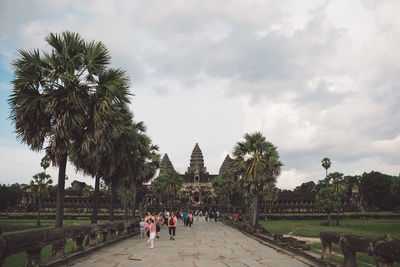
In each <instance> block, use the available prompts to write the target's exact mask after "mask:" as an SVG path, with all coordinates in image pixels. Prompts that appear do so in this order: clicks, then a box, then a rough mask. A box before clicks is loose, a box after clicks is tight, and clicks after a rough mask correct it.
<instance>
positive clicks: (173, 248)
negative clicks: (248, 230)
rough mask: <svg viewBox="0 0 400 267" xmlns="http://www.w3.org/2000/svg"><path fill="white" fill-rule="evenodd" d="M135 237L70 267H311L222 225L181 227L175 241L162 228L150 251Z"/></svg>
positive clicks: (78, 260) (197, 223)
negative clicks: (159, 236)
mask: <svg viewBox="0 0 400 267" xmlns="http://www.w3.org/2000/svg"><path fill="white" fill-rule="evenodd" d="M146 240H147V239H146V238H143V239H142V238H140V236H134V237H132V238H129V239H126V240H124V241H121V242H118V243H116V244H114V245H112V246H110V247H106V248H103V249H101V250H98V251H96V252H95V253H93V254H90V255H87V256H85V257H82V258H80V259H77V260H75V261H74V262H72V263H69V264H68V266H76V267H79V266H95V267H103V266H115V267H117V266H118V267H125V266H133V265H134V266H136V265H137V266H157V267H163V266H179V267H180V266H184V267H187V266H197V267H198V266H206V267H211V266H238V267H239V266H240V267H242V266H279V267H284V266H295V267H297V266H299V267H300V266H308V265H306V264H304V263H302V262H301V261H299V260H297V259H294V258H292V257H290V256H288V255H286V254H282V253H280V252H277V251H276V250H274V249H272V248H270V247H268V246H265V245H263V244H260V243H259V242H258V241H256V240H254V239H252V238H250V237H248V236H246V235H244V234H242V233H240V232H239V231H237V230H236V229H233V228H231V227H229V226H226V225H224V224H222V223H210V222H205V221H204V220H200V221H199V222H195V224H194V225H193V227H192V228H188V227H185V226H183V224H181V223H179V224H178V228H177V233H176V237H175V240H169V235H168V229H167V227H165V226H163V227H162V229H161V238H160V239H155V241H154V246H155V247H154V248H153V249H150V248H149V245H148V244H147V242H146Z"/></svg>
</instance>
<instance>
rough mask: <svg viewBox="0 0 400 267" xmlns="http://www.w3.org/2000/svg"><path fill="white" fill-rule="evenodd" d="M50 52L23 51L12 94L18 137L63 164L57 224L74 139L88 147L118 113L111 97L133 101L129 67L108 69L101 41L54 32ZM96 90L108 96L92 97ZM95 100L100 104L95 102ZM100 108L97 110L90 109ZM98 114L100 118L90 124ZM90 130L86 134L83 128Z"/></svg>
mask: <svg viewBox="0 0 400 267" xmlns="http://www.w3.org/2000/svg"><path fill="white" fill-rule="evenodd" d="M45 41H46V42H47V43H48V45H49V47H50V49H51V51H50V52H42V53H41V52H39V50H32V51H25V50H20V51H19V57H18V59H17V60H16V61H15V62H14V63H13V66H14V69H15V72H14V77H15V78H14V80H13V81H12V84H13V92H12V94H11V96H10V98H9V104H10V106H11V116H10V117H11V119H12V120H13V121H14V123H15V127H16V134H17V137H18V138H20V139H21V141H22V142H23V143H26V144H28V145H29V147H30V148H31V149H32V150H35V151H39V150H42V149H43V146H44V144H45V143H46V144H48V146H47V147H46V152H47V155H48V156H49V159H50V161H51V162H52V164H53V165H54V166H58V167H59V174H58V185H57V211H56V224H55V226H56V227H60V226H62V224H63V214H64V188H65V170H66V166H67V159H68V154H69V153H70V151H71V148H72V144H73V143H75V141H76V140H77V139H84V140H83V141H82V140H81V142H80V143H81V144H82V147H81V149H83V150H85V149H87V147H88V144H89V143H90V142H91V140H93V139H97V138H98V137H99V136H100V134H101V133H102V130H103V128H104V127H103V123H104V122H105V121H107V120H108V119H109V118H110V117H112V116H114V113H113V110H112V109H111V108H110V106H111V105H110V103H112V102H128V99H127V96H128V79H127V77H126V75H125V72H124V71H121V70H119V69H112V68H108V64H109V63H110V55H109V52H108V50H107V49H106V47H105V46H104V44H103V43H101V42H94V41H92V42H85V41H84V40H83V39H82V37H81V36H80V35H79V34H77V33H72V32H63V33H61V34H53V33H51V34H49V35H48V36H46V38H45ZM97 93H99V94H101V95H102V96H103V97H102V98H98V97H93V96H95V95H96V94H97ZM93 101H95V102H96V103H97V105H93V104H91V103H92V102H93ZM92 107H96V108H97V109H96V110H94V111H93V112H92V111H91V110H90V108H92ZM90 114H94V117H93V119H94V120H95V123H93V124H90V125H88V124H87V122H88V120H89V118H88V116H89V115H90ZM90 126H94V128H93V129H91V131H90V134H88V135H86V136H81V133H82V129H88V128H89V127H90Z"/></svg>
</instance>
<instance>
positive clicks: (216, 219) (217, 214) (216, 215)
mask: <svg viewBox="0 0 400 267" xmlns="http://www.w3.org/2000/svg"><path fill="white" fill-rule="evenodd" d="M218 217H219V211H218V210H217V211H216V212H215V216H214V220H215V222H217V221H218V219H219V218H218Z"/></svg>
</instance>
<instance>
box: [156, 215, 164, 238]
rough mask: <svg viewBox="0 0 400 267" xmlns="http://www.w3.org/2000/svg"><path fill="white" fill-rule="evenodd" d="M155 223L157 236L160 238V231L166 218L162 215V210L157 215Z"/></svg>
mask: <svg viewBox="0 0 400 267" xmlns="http://www.w3.org/2000/svg"><path fill="white" fill-rule="evenodd" d="M155 223H156V233H157V235H156V236H157V238H160V231H161V226H162V225H163V223H164V218H163V216H161V212H159V213H158V214H157V216H156V217H155Z"/></svg>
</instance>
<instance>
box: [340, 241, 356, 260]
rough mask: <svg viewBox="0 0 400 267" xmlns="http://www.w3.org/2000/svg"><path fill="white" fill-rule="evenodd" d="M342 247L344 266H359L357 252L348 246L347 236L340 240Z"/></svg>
mask: <svg viewBox="0 0 400 267" xmlns="http://www.w3.org/2000/svg"><path fill="white" fill-rule="evenodd" d="M340 247H341V248H342V252H343V255H344V266H345V267H357V260H356V252H355V251H354V250H352V249H351V247H350V246H348V244H347V240H346V238H344V237H343V238H342V240H340Z"/></svg>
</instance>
